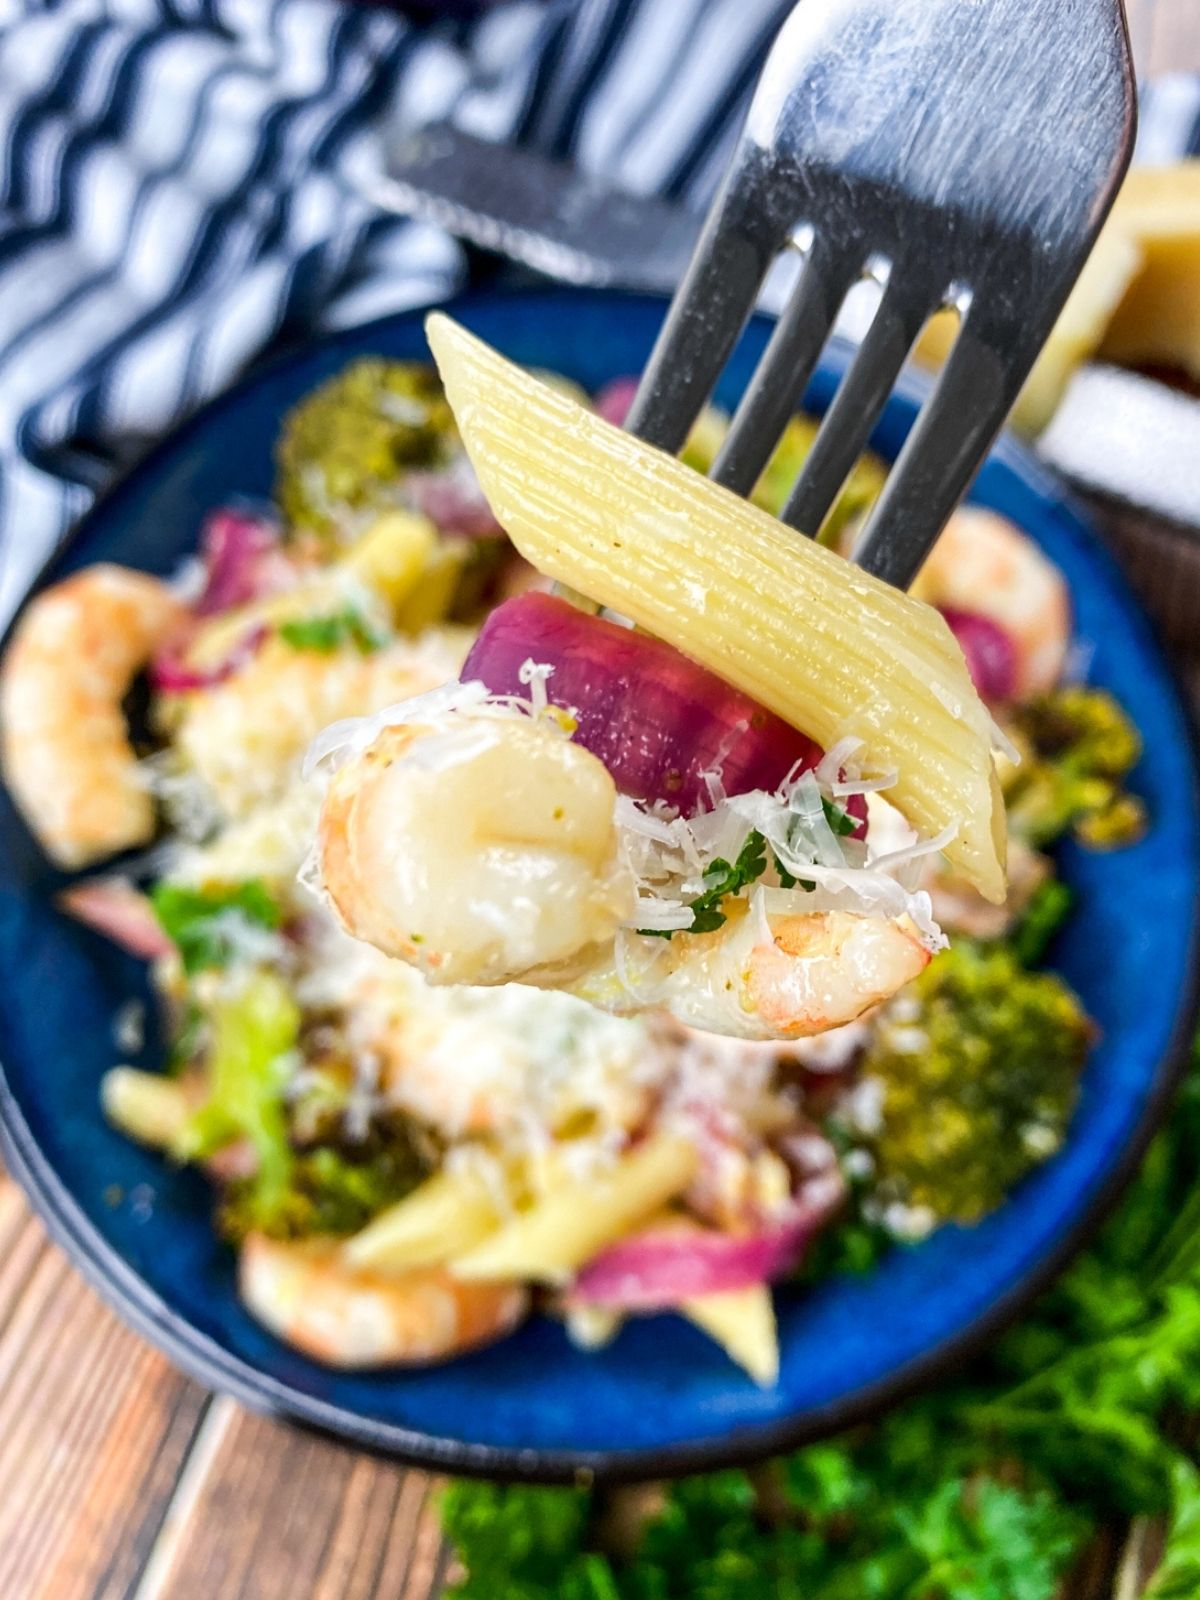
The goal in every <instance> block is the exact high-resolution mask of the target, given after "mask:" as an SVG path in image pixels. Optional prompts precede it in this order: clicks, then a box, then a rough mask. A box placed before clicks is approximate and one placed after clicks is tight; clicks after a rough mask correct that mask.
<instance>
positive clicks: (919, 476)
mask: <svg viewBox="0 0 1200 1600" xmlns="http://www.w3.org/2000/svg"><path fill="white" fill-rule="evenodd" d="M1134 119H1135V110H1134V91H1133V72H1132V66H1131V62H1130V56H1129V42H1128V37H1127V34H1126V29H1125V20H1124V16H1123V14H1122V11H1121V8H1120V0H802V3H801V4H800V5H798V6H797V7H796V9H795V10H794V11H793V12H792V13H791V15H790V16H789V17H788V19H787V21H786V22H785V23H784V25H783V28H782V29H781V31H780V33H779V36H778V38H777V39H776V41H775V44H774V45H773V46H772V49H771V52H770V55H769V56H768V58H767V62H766V66H765V68H764V70H763V74H762V77H761V78H760V80H759V84H758V88H757V90H756V92H755V95H754V99H753V101H752V103H751V106H750V110H749V113H748V115H747V118H746V123H745V126H744V128H743V130H742V134H741V137H740V140H739V143H738V146H737V149H736V151H735V153H734V156H733V160H732V162H731V165H730V168H729V172H728V174H727V175H726V178H725V180H724V183H723V185H722V188H721V190H720V192H719V194H718V196H717V198H716V200H715V201H714V203H713V206H712V209H711V210H710V212H709V214H708V218H707V220H706V222H705V224H704V228H703V230H702V232H701V235H700V239H699V242H698V243H697V246H696V250H695V253H694V255H693V257H692V260H691V264H690V266H689V267H688V270H687V273H686V275H685V277H684V279H683V282H682V283H681V284H680V286H679V289H678V291H677V292H676V295H675V298H674V300H673V301H672V304H671V308H670V311H669V312H668V314H667V318H666V321H665V323H664V325H663V328H662V332H661V333H660V335H659V338H658V341H657V343H656V345H655V347H654V351H653V353H652V355H651V358H650V362H649V365H648V366H647V368H646V371H645V373H644V375H643V377H642V381H641V385H640V387H639V389H638V392H637V397H636V400H635V401H634V405H633V408H632V410H631V411H630V414H629V419H628V422H627V424H626V425H627V426H628V427H629V428H630V429H631V430H632V431H633V432H635V433H637V434H639V435H640V436H641V437H642V438H644V439H647V440H649V441H650V442H651V443H653V444H656V445H659V446H661V447H662V448H663V449H666V450H670V451H672V452H676V451H678V450H679V449H680V448H682V446H683V443H684V441H685V439H686V437H687V434H688V431H689V429H690V428H691V425H692V423H693V421H694V420H695V418H696V416H697V415H698V413H699V412H700V409H701V407H702V406H703V405H704V403H705V401H706V400H707V399H708V397H709V395H710V393H711V391H712V389H713V386H714V384H715V383H716V381H717V378H718V377H719V375H720V373H721V370H722V368H723V367H724V365H725V362H726V360H727V359H728V357H729V355H730V354H731V352H732V351H733V348H734V346H735V344H736V343H737V340H738V337H739V334H740V333H741V331H742V328H743V326H744V325H745V322H746V319H747V318H748V316H749V314H750V312H751V310H752V308H753V306H754V301H755V297H756V296H757V294H758V291H759V288H760V286H761V284H762V282H763V279H764V277H765V276H766V273H767V270H768V268H769V267H770V266H771V264H772V262H773V261H774V260H775V259H776V258H777V257H778V256H779V255H780V254H781V252H783V251H788V250H791V251H797V250H798V251H799V252H800V253H801V254H802V257H803V265H802V268H801V271H800V276H799V280H798V282H797V284H796V287H795V289H794V291H793V292H792V295H791V297H790V299H789V300H788V302H787V304H786V305H785V306H784V308H783V310H782V312H781V314H780V317H779V320H778V322H777V324H776V326H775V330H774V332H773V334H772V336H771V338H770V341H769V342H768V345H767V348H766V350H765V352H764V354H763V356H762V358H761V360H760V362H759V364H758V367H757V369H756V370H755V372H754V375H753V377H752V379H751V381H750V384H749V385H748V387H747V389H746V391H745V394H744V395H743V397H742V400H741V403H740V404H739V406H738V408H737V410H736V412H735V413H734V416H733V421H732V425H731V427H730V429H729V433H728V436H727V438H726V440H725V443H724V447H723V448H722V450H721V452H720V454H719V455H718V457H717V460H716V462H715V464H714V466H713V469H712V476H713V477H714V478H715V479H716V480H717V481H718V482H720V483H722V484H724V485H725V486H726V487H727V488H729V489H732V490H734V491H735V492H736V493H738V494H748V493H749V491H750V490H751V489H752V488H753V486H754V484H755V482H756V480H757V478H758V476H759V473H760V472H761V471H762V469H763V467H764V466H765V465H766V463H767V461H768V460H769V458H770V456H771V453H772V451H773V449H774V447H775V444H776V442H777V441H778V438H779V435H780V433H781V432H782V430H783V428H784V425H785V424H786V422H787V420H788V418H789V417H790V416H791V415H792V413H793V412H794V410H795V408H796V406H797V405H798V403H799V401H800V397H801V395H802V394H803V392H804V388H805V386H806V384H807V382H808V379H809V377H810V375H811V373H812V370H813V367H814V365H815V363H816V361H817V358H818V356H819V354H820V352H821V349H822V346H823V345H824V343H825V340H826V338H827V337H828V334H829V331H830V328H831V326H832V324H833V320H834V317H835V316H836V314H837V311H838V309H839V307H840V306H841V304H842V301H843V300H844V299H845V297H846V295H847V293H848V292H849V290H850V289H851V288H852V287H853V285H854V284H855V283H856V282H857V281H858V280H859V279H860V278H862V277H863V276H864V275H865V276H870V277H872V278H874V279H876V280H877V282H878V283H879V284H880V285H881V288H882V295H881V299H880V301H879V305H878V309H877V311H876V313H875V316H874V319H873V321H872V322H871V324H870V326H869V328H868V329H867V331H866V333H865V336H864V338H863V341H862V344H861V346H860V348H859V351H858V354H857V355H856V357H855V358H854V360H853V362H852V363H851V365H850V367H849V368H848V370H847V373H846V376H845V378H844V379H843V381H842V383H841V386H840V388H839V389H838V392H837V393H836V395H835V396H834V399H833V402H832V404H831V405H830V407H829V409H828V411H827V412H826V414H825V417H824V420H823V422H822V424H821V427H820V429H819V431H818V433H817V436H816V441H815V443H814V445H813V448H812V451H811V453H810V455H809V456H808V458H807V460H806V462H805V464H804V468H803V470H802V471H801V473H800V476H799V479H798V480H797V482H796V484H795V486H794V488H793V489H792V492H791V495H790V498H789V499H788V502H787V505H786V507H785V509H784V512H783V518H784V520H785V521H786V522H788V523H790V524H791V525H792V526H793V527H795V528H797V529H799V530H802V531H803V532H805V533H809V534H813V533H815V532H816V531H817V529H818V528H819V527H820V525H821V522H822V521H823V519H824V516H825V514H826V512H827V511H828V510H829V508H830V506H831V505H832V504H833V501H834V499H835V497H836V495H837V493H838V491H839V489H840V488H841V486H842V484H843V482H844V481H845V479H846V477H847V475H848V473H849V471H850V469H851V467H852V466H853V464H854V462H855V460H856V459H857V457H858V456H859V454H860V453H861V451H862V450H863V448H864V446H865V445H866V443H867V440H868V437H869V435H870V433H871V430H872V428H873V427H874V425H875V422H876V421H877V419H878V416H879V413H880V410H881V409H882V407H883V404H884V402H885V400H886V399H887V396H888V394H889V393H890V391H891V388H892V385H893V383H894V382H895V379H896V377H897V375H898V373H899V371H900V367H901V365H902V363H903V362H904V360H905V357H906V356H907V354H908V352H909V350H910V349H911V347H912V345H913V344H914V343H915V341H916V339H917V336H918V335H919V333H920V331H921V329H922V327H923V326H924V324H925V323H926V321H927V320H928V318H929V317H930V316H931V315H932V314H933V313H934V312H935V311H937V310H939V309H940V308H942V307H947V306H948V307H950V308H952V309H954V310H955V311H957V313H958V314H959V317H960V319H961V320H960V324H959V328H958V332H957V336H956V338H955V342H954V345H953V348H952V350H951V352H950V355H949V357H948V359H947V361H946V364H945V366H944V368H943V370H942V372H941V374H940V377H939V379H938V382H937V385H936V387H935V388H934V390H933V391H932V393H931V395H930V397H929V399H928V400H927V402H926V404H925V405H924V406H923V408H922V410H921V414H920V416H919V418H918V420H917V422H916V424H915V425H914V427H913V430H912V432H911V434H910V435H909V438H908V440H907V442H906V443H905V445H904V448H903V450H902V451H901V453H900V456H899V458H898V459H897V461H896V463H895V465H894V466H893V468H892V470H891V472H890V474H889V476H888V480H887V482H886V484H885V486H884V489H883V493H882V494H881V496H880V498H879V500H878V501H877V502H876V505H875V508H874V510H873V512H872V514H871V517H870V520H869V522H868V524H867V526H866V529H865V531H864V533H863V535H862V537H861V539H860V541H859V543H858V546H857V548H856V550H855V552H854V559H855V560H856V561H858V562H860V563H861V565H862V566H864V567H865V568H866V569H867V570H868V571H870V572H873V573H874V574H876V576H878V577H880V578H883V579H885V580H886V581H887V582H889V583H893V584H896V585H898V586H900V587H907V586H908V584H909V583H910V582H911V581H912V579H913V577H914V576H915V574H916V572H917V570H918V568H919V567H920V565H921V562H922V560H923V559H924V557H925V555H926V553H927V552H928V550H929V547H930V546H931V545H932V543H933V541H934V539H935V538H936V537H937V535H938V533H939V532H940V530H941V528H942V526H943V524H944V523H945V521H946V518H947V517H948V516H949V514H950V512H951V511H952V510H953V509H954V506H955V505H956V504H957V502H958V500H959V499H960V497H961V496H962V495H963V493H964V492H965V490H966V488H967V485H968V484H969V482H970V480H971V478H972V476H973V475H974V473H975V471H976V469H977V468H978V466H979V465H980V463H981V461H982V460H983V457H984V455H985V453H986V451H987V449H988V446H989V445H990V444H991V442H992V440H993V438H994V437H995V435H996V433H997V431H998V430H999V428H1000V426H1001V424H1002V423H1003V421H1004V418H1005V416H1006V415H1007V413H1008V410H1009V408H1010V407H1011V405H1012V403H1013V401H1014V400H1015V398H1016V396H1017V392H1018V390H1019V389H1020V387H1021V384H1022V383H1023V381H1024V379H1025V377H1026V376H1027V375H1028V372H1029V369H1030V368H1031V366H1032V365H1033V362H1034V359H1035V357H1036V356H1037V353H1038V351H1039V349H1040V348H1041V346H1042V343H1043V342H1044V340H1045V338H1046V336H1047V335H1048V334H1049V332H1050V329H1051V326H1052V325H1053V323H1054V320H1055V318H1056V316H1057V315H1058V312H1059V310H1060V309H1061V307H1062V304H1063V302H1064V300H1065V299H1066V297H1067V293H1068V291H1069V290H1070V288H1071V285H1072V284H1073V283H1074V281H1075V278H1076V277H1077V276H1078V273H1079V270H1080V268H1081V267H1082V265H1083V262H1084V260H1085V259H1086V257H1087V254H1088V251H1089V250H1090V248H1091V245H1092V242H1093V240H1094V239H1095V237H1096V234H1097V232H1098V231H1099V229H1100V225H1101V223H1102V222H1103V220H1104V217H1105V215H1106V214H1107V212H1108V208H1109V206H1110V205H1111V203H1112V200H1113V197H1114V195H1115V193H1116V190H1117V187H1118V185H1119V183H1120V181H1121V178H1122V176H1123V174H1124V171H1125V168H1126V166H1127V165H1128V161H1129V156H1130V153H1131V150H1132V145H1133V132H1134Z"/></svg>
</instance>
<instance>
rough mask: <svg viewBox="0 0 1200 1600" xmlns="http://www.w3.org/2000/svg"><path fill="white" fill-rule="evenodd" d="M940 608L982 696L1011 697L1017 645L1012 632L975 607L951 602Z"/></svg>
mask: <svg viewBox="0 0 1200 1600" xmlns="http://www.w3.org/2000/svg"><path fill="white" fill-rule="evenodd" d="M940 609H941V613H942V615H943V617H945V619H946V622H947V624H948V625H949V628H950V632H951V633H952V634H953V635H954V637H955V638H956V639H957V640H958V643H959V646H960V648H961V649H962V653H963V655H964V656H965V657H966V659H967V670H968V672H970V674H971V681H972V682H973V683H974V685H975V687H976V688H977V689H978V690H979V693H980V694H981V695H982V696H983V698H984V699H985V700H1010V699H1011V698H1012V695H1013V692H1014V691H1015V689H1016V686H1017V647H1016V644H1015V643H1014V641H1013V637H1012V635H1011V634H1010V633H1008V632H1007V631H1006V630H1005V629H1004V628H1002V627H1001V626H1000V624H999V623H998V622H993V621H992V619H991V617H985V616H983V615H982V614H981V613H980V612H978V611H960V610H958V609H957V607H954V606H942V607H941V608H940Z"/></svg>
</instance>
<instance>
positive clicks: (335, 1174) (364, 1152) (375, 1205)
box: [219, 1125, 426, 1244]
mask: <svg viewBox="0 0 1200 1600" xmlns="http://www.w3.org/2000/svg"><path fill="white" fill-rule="evenodd" d="M425 1171H426V1166H425V1163H424V1162H423V1160H422V1159H421V1153H420V1152H419V1150H418V1148H417V1146H416V1144H415V1143H414V1142H413V1141H412V1140H411V1139H410V1138H409V1137H408V1136H407V1132H406V1130H405V1128H404V1127H403V1126H402V1125H401V1126H399V1127H397V1128H395V1129H389V1130H387V1132H386V1137H384V1136H382V1135H381V1136H380V1137H379V1138H378V1139H377V1140H374V1141H372V1144H371V1145H370V1146H369V1147H366V1148H363V1149H358V1150H349V1149H341V1148H335V1147H333V1146H332V1145H319V1146H318V1147H317V1148H315V1149H313V1150H306V1151H304V1152H303V1153H302V1154H296V1155H293V1157H292V1159H291V1161H290V1163H289V1175H288V1181H287V1183H286V1184H284V1185H283V1186H282V1187H277V1186H274V1185H271V1186H268V1187H266V1188H264V1186H263V1184H262V1183H261V1182H260V1180H259V1177H258V1175H255V1176H253V1177H249V1178H238V1179H236V1180H235V1181H234V1182H233V1183H231V1184H230V1185H229V1186H228V1188H227V1189H226V1191H225V1196H224V1200H223V1202H222V1205H221V1211H220V1216H219V1222H220V1228H221V1232H222V1234H224V1236H225V1237H226V1238H227V1239H229V1240H230V1241H231V1242H233V1243H235V1244H237V1243H239V1242H240V1241H241V1240H242V1239H244V1238H245V1236H246V1235H247V1234H248V1233H265V1234H268V1235H269V1236H270V1237H271V1238H273V1239H305V1238H310V1237H311V1236H313V1235H315V1234H324V1235H326V1236H328V1235H341V1236H345V1235H346V1234H351V1233H357V1232H358V1230H359V1229H360V1228H363V1227H365V1226H366V1224H367V1223H368V1222H369V1221H370V1220H371V1218H372V1217H374V1216H377V1215H378V1214H379V1212H381V1211H382V1210H384V1209H385V1207H387V1206H390V1205H392V1204H394V1203H395V1202H396V1201H397V1200H402V1199H403V1198H404V1196H405V1195H406V1194H410V1193H411V1192H412V1190H413V1189H414V1188H415V1187H416V1186H417V1184H418V1183H419V1182H420V1180H421V1178H422V1177H423V1176H424V1174H425Z"/></svg>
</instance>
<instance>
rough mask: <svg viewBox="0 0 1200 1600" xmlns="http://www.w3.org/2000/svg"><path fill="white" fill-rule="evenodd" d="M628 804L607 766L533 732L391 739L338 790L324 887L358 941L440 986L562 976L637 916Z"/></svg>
mask: <svg viewBox="0 0 1200 1600" xmlns="http://www.w3.org/2000/svg"><path fill="white" fill-rule="evenodd" d="M615 804H616V786H615V784H614V783H613V780H612V778H611V777H610V775H609V773H608V772H607V770H606V769H605V768H604V766H603V765H602V764H601V763H600V762H599V761H598V760H597V759H596V757H595V756H594V755H592V754H591V753H590V752H589V751H587V750H585V749H583V748H582V747H581V746H580V745H577V744H572V743H571V742H570V741H569V740H567V739H565V738H562V737H560V736H559V735H558V734H556V733H553V732H551V731H549V730H548V729H546V728H544V727H542V726H540V725H538V724H535V723H533V722H530V721H518V720H516V719H508V718H504V719H500V718H487V717H482V718H472V719H466V718H460V719H458V720H457V721H456V722H455V723H454V724H452V725H449V726H446V725H442V726H432V725H427V724H416V723H407V724H400V725H397V726H393V727H388V728H384V729H383V730H382V732H381V733H380V736H379V737H378V739H377V740H376V741H375V743H374V744H373V745H372V746H371V747H370V749H368V750H367V751H365V752H364V753H363V754H362V755H361V756H359V757H358V759H357V760H355V761H352V762H351V763H349V764H348V765H347V766H345V767H343V768H342V770H341V771H340V772H338V773H337V774H336V775H335V777H334V779H333V782H332V784H331V786H330V789H329V793H328V795H327V796H326V799H325V804H324V806H323V808H322V812H321V821H320V826H319V829H318V836H317V838H318V843H317V850H318V858H319V862H320V867H321V877H322V881H323V883H324V886H325V889H326V891H327V893H328V895H329V898H330V900H331V902H332V904H333V907H334V909H335V911H336V912H337V914H338V916H339V917H340V918H341V921H342V924H343V926H344V927H345V928H346V931H347V932H348V933H351V934H353V935H354V936H355V937H356V938H359V939H365V940H367V942H368V943H370V944H373V945H375V946H376V947H377V948H378V949H380V950H382V951H384V953H385V954H387V955H393V956H399V957H401V958H402V959H403V960H405V961H408V962H410V963H411V964H412V965H413V966H415V967H417V968H419V969H420V971H422V972H423V973H424V974H425V976H426V977H427V978H429V979H430V980H431V981H432V982H434V983H480V984H492V983H505V982H508V981H509V980H510V979H513V978H515V977H517V976H520V975H525V974H528V973H530V972H533V971H534V970H537V971H540V972H543V973H548V974H557V973H558V972H560V971H563V970H565V969H566V968H567V967H568V966H569V965H571V964H572V963H575V964H576V965H578V964H580V963H581V962H582V961H585V960H586V959H589V958H590V957H591V956H592V955H593V954H594V952H595V948H596V947H597V946H600V945H604V944H607V943H610V942H611V940H612V937H613V935H614V934H615V932H616V930H617V928H618V927H620V925H621V923H622V922H623V921H625V919H626V918H627V917H629V916H630V915H631V914H632V912H633V909H634V901H635V891H634V882H633V877H632V875H631V873H630V872H629V870H628V868H626V867H625V866H623V864H622V863H621V861H620V859H619V855H618V849H617V830H616V825H615V821H614V808H615ZM526 981H529V979H528V978H526ZM549 986H550V987H562V985H560V984H555V983H553V982H551V983H550V984H549Z"/></svg>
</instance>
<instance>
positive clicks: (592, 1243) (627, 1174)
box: [450, 1133, 698, 1284]
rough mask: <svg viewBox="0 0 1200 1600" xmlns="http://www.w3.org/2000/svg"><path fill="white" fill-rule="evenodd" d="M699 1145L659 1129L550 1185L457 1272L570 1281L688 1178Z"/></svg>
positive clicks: (456, 1265) (453, 1265)
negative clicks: (583, 1172)
mask: <svg viewBox="0 0 1200 1600" xmlns="http://www.w3.org/2000/svg"><path fill="white" fill-rule="evenodd" d="M697 1160H698V1158H697V1155H696V1151H695V1149H694V1147H693V1146H692V1145H690V1144H689V1143H688V1142H687V1141H686V1140H684V1139H680V1138H678V1137H676V1136H675V1135H673V1134H664V1133H659V1134H654V1135H653V1136H652V1137H651V1138H649V1139H647V1140H645V1141H644V1143H642V1144H639V1145H636V1146H635V1147H634V1148H633V1149H632V1150H630V1151H628V1152H627V1154H625V1155H623V1156H622V1157H621V1158H620V1160H619V1161H618V1162H617V1163H616V1165H615V1166H613V1167H612V1168H611V1169H610V1170H609V1171H607V1172H601V1173H597V1174H595V1175H594V1176H591V1177H588V1178H582V1179H575V1180H572V1181H569V1182H567V1183H564V1184H563V1185H562V1187H561V1188H558V1189H554V1190H552V1191H551V1192H550V1193H549V1194H547V1195H546V1196H545V1198H544V1199H541V1200H538V1201H536V1202H535V1203H534V1204H533V1205H532V1206H530V1208H529V1209H528V1210H527V1211H524V1212H522V1213H521V1214H520V1215H519V1216H516V1217H514V1218H513V1219H512V1221H511V1222H508V1223H506V1224H505V1226H504V1227H503V1228H501V1229H500V1230H499V1232H498V1233H494V1234H492V1235H491V1237H490V1238H487V1239H485V1240H484V1241H483V1243H482V1244H479V1245H476V1247H475V1248H474V1249H473V1250H469V1251H468V1252H467V1253H466V1254H465V1255H463V1256H460V1257H459V1258H458V1259H457V1260H454V1261H451V1262H450V1270H451V1272H452V1273H453V1274H454V1276H455V1277H459V1278H528V1279H531V1280H532V1281H533V1282H535V1283H545V1284H561V1283H565V1282H566V1281H567V1280H568V1279H569V1278H570V1276H571V1274H572V1273H573V1272H575V1271H576V1270H577V1269H578V1268H579V1267H581V1266H583V1264H584V1263H585V1262H586V1261H589V1260H590V1259H591V1258H592V1256H594V1255H595V1254H596V1253H597V1252H598V1251H599V1250H602V1249H603V1248H604V1247H605V1245H608V1244H611V1243H612V1242H613V1241H614V1240H615V1239H619V1238H621V1237H622V1235H624V1234H626V1233H628V1232H629V1230H630V1229H631V1228H634V1227H636V1226H637V1225H638V1223H640V1222H643V1221H644V1220H645V1219H646V1218H647V1217H648V1216H650V1215H651V1214H652V1213H653V1212H655V1211H657V1210H658V1209H659V1207H660V1206H663V1205H665V1204H666V1203H667V1201H668V1200H671V1199H673V1198H674V1197H675V1196H676V1195H677V1194H679V1193H680V1192H681V1191H682V1190H683V1189H685V1188H686V1187H687V1185H688V1184H689V1183H690V1182H691V1180H692V1177H693V1176H694V1174H695V1171H696V1166H697Z"/></svg>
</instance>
